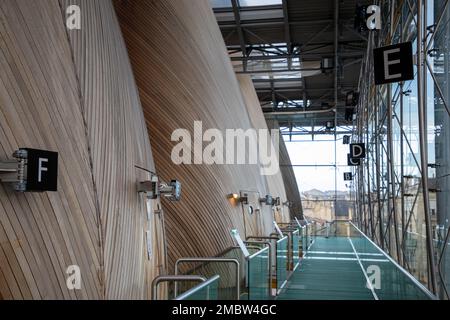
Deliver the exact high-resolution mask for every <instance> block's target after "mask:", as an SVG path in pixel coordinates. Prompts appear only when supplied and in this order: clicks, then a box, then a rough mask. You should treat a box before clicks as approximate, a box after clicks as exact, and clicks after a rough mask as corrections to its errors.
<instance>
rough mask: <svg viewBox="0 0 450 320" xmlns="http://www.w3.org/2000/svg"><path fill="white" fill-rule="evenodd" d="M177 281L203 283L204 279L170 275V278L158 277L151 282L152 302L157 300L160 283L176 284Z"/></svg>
mask: <svg viewBox="0 0 450 320" xmlns="http://www.w3.org/2000/svg"><path fill="white" fill-rule="evenodd" d="M179 281H185V282H187V281H189V282H191V281H200V282H205V281H206V278H205V277H202V276H187V275H186V276H180V275H170V276H159V277H156V278H155V279H153V281H152V297H151V298H152V300H158V286H159V284H160V283H161V282H175V284H177V282H179Z"/></svg>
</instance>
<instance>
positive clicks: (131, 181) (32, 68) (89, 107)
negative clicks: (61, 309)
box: [0, 0, 164, 299]
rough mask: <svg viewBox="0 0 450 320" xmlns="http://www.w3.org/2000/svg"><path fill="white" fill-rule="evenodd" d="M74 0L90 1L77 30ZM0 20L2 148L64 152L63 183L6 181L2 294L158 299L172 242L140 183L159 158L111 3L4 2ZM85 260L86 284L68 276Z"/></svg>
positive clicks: (0, 224)
mask: <svg viewBox="0 0 450 320" xmlns="http://www.w3.org/2000/svg"><path fill="white" fill-rule="evenodd" d="M69 3H70V4H78V5H80V6H81V15H82V28H81V30H79V31H75V30H74V31H70V32H67V30H66V28H65V19H64V18H65V17H64V14H63V13H64V11H65V8H66V6H68V5H69ZM0 20H1V21H2V23H1V24H0V69H1V72H0V157H1V158H2V159H7V158H10V157H11V154H12V152H13V151H14V150H15V149H17V148H19V147H34V148H41V149H49V150H54V151H58V152H59V157H60V162H59V179H58V183H59V190H58V192H55V193H43V194H18V193H14V192H13V191H11V190H9V189H8V187H5V186H4V185H1V186H0V295H1V296H2V297H3V298H5V299H20V298H25V299H104V298H106V299H116V298H125V299H143V298H147V297H148V296H149V295H148V292H149V290H148V289H149V283H150V282H151V281H152V279H153V277H154V276H155V275H156V274H157V273H158V272H159V270H160V265H162V261H163V257H162V255H163V254H164V252H163V251H162V245H161V243H162V241H161V239H160V236H159V235H160V234H161V230H160V226H158V224H157V223H156V222H155V220H157V218H155V217H156V215H154V214H153V212H151V214H150V215H149V216H150V221H147V209H146V202H145V200H144V199H143V198H142V196H139V195H138V193H137V191H136V190H137V189H136V183H137V182H139V181H140V180H144V179H148V174H146V173H145V172H143V171H142V170H140V169H137V168H136V167H135V166H140V167H143V168H146V169H149V170H154V164H153V161H152V155H151V148H150V144H149V139H148V134H147V130H146V128H145V124H144V121H143V114H142V109H141V106H140V103H139V98H138V93H137V90H136V87H135V84H134V80H133V75H132V72H131V68H130V65H129V61H128V57H127V52H126V48H125V45H124V43H123V40H122V37H121V33H120V28H119V26H118V24H117V21H116V17H115V13H114V9H113V7H112V4H111V2H110V1H106V0H105V1H103V0H95V1H92V0H84V1H65V0H61V1H58V0H46V1H32V2H31V1H28V0H3V1H1V2H0ZM156 205H157V204H156V203H152V204H151V205H150V209H151V210H150V211H153V209H154V208H155V206H156ZM147 230H151V231H152V235H153V238H154V239H153V240H154V241H153V256H152V258H151V259H150V260H147V250H146V238H145V232H146V231H147ZM158 234H159V235H158ZM74 264H75V265H79V266H80V268H81V277H82V288H81V290H79V291H78V290H76V291H69V290H68V289H67V286H66V277H67V274H66V268H67V267H68V266H69V265H74Z"/></svg>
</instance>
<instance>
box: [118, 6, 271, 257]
mask: <svg viewBox="0 0 450 320" xmlns="http://www.w3.org/2000/svg"><path fill="white" fill-rule="evenodd" d="M114 3H115V4H116V11H117V14H118V17H119V21H120V24H121V26H122V32H123V34H124V38H125V41H126V43H127V46H128V52H129V55H130V59H131V63H132V66H133V69H134V73H135V76H136V82H137V84H138V87H139V90H140V96H141V101H142V104H143V108H144V115H145V118H146V120H147V125H148V128H149V133H150V138H151V139H150V140H151V143H152V150H153V155H154V159H155V163H156V168H157V170H158V172H159V173H160V174H161V176H162V177H163V178H164V179H165V180H170V179H172V178H177V179H178V180H180V181H181V183H182V184H183V199H182V201H180V202H177V203H171V202H163V207H164V208H165V210H166V218H167V236H168V253H169V261H170V263H169V266H173V264H174V262H175V260H176V259H177V258H179V257H185V256H214V255H217V254H219V253H220V252H222V251H223V250H225V249H226V248H228V247H230V246H232V245H234V242H233V240H232V238H231V236H230V230H231V229H233V228H237V229H238V230H239V232H240V234H241V235H242V237H245V235H261V234H264V235H267V234H269V233H270V232H271V231H272V220H273V215H272V210H271V208H269V207H267V206H262V209H261V211H260V213H259V214H254V215H252V216H250V215H249V214H248V213H247V212H243V210H242V207H241V206H240V205H236V204H235V203H233V202H232V201H230V200H228V199H227V195H228V194H230V193H239V192H240V191H244V190H246V191H249V198H250V199H251V202H252V205H254V206H259V203H256V202H258V201H257V198H258V194H261V195H265V194H267V193H268V192H269V189H268V187H267V183H266V179H265V177H264V176H261V173H260V167H259V165H204V164H202V165H179V166H178V165H175V164H174V163H173V162H172V161H171V150H172V148H173V147H174V146H175V145H176V143H175V142H171V134H172V132H173V131H174V130H175V129H179V128H182V129H187V130H188V131H189V132H191V134H192V133H193V126H194V121H196V120H201V121H202V122H203V130H206V129H209V128H217V129H219V130H221V131H224V130H225V129H235V128H241V129H244V130H246V129H248V128H252V123H251V121H250V119H249V116H248V113H247V111H246V107H245V102H244V100H243V98H242V94H241V91H240V88H239V84H238V82H237V80H236V76H235V74H234V72H233V69H232V67H231V63H230V59H229V57H228V54H227V50H226V47H225V45H224V42H223V39H222V35H221V33H220V30H219V28H218V25H217V22H216V19H215V17H214V14H213V12H212V9H211V7H210V4H209V2H208V1H207V0H196V1H189V0H182V1H180V0H167V1H146V0H135V1H121V0H117V1H115V2H114Z"/></svg>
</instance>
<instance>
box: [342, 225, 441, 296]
mask: <svg viewBox="0 0 450 320" xmlns="http://www.w3.org/2000/svg"><path fill="white" fill-rule="evenodd" d="M348 222H349V223H350V225H351V226H353V227H354V228H355V229H356V230H357V231H358V232H359V233H360V234H361V235H362V236H363V237H364V238H366V239H367V240H368V241H369V242H370V243H371V244H372V245H373V246H374V247H375V248H377V249H378V251H380V252H381V253H382V254H383V255H384V256H385V257H386V258H387V259H388V260H389V261H390V262H392V263H393V264H394V265H395V266H396V267H397V268H398V269H399V270H400V271H401V272H402V273H403V274H404V275H406V276H407V277H408V278H409V279H410V280H411V281H412V282H413V283H414V284H415V285H416V286H417V287H419V288H420V289H421V290H422V291H423V292H424V293H425V294H426V295H427V296H428V297H429V298H430V299H432V300H438V298H437V297H436V296H435V295H434V294H433V293H431V292H430V290H428V289H427V288H426V287H425V286H424V285H423V284H422V283H421V282H420V281H419V280H417V279H416V278H414V276H413V275H412V274H410V273H409V272H408V271H406V270H405V269H404V268H403V267H402V266H400V265H399V264H398V263H397V262H396V261H395V260H394V259H393V258H392V257H391V256H389V255H388V254H387V253H386V252H384V251H383V250H382V249H381V248H380V247H379V246H378V245H377V244H376V243H375V242H373V241H372V240H371V239H370V238H369V237H368V236H366V235H365V234H364V232H362V231H361V230H360V229H359V228H358V227H357V226H356V225H355V224H354V223H353V222H351V221H348Z"/></svg>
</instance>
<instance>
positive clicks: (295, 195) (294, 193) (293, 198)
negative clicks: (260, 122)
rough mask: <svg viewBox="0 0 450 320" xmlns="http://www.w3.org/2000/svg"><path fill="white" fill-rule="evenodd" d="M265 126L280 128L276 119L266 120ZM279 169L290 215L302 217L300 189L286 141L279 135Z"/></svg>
mask: <svg viewBox="0 0 450 320" xmlns="http://www.w3.org/2000/svg"><path fill="white" fill-rule="evenodd" d="M267 126H268V127H269V128H271V129H280V126H279V124H278V121H276V120H267ZM280 164H281V167H280V170H281V175H282V176H283V181H284V186H285V190H286V196H287V198H288V199H289V201H290V202H291V207H290V214H291V217H292V218H294V217H297V218H298V219H303V207H302V199H301V197H300V191H299V189H298V184H297V178H296V176H295V173H294V169H293V167H292V163H291V158H290V156H289V153H288V150H287V148H286V143H285V142H284V140H283V138H282V137H281V136H280Z"/></svg>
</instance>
